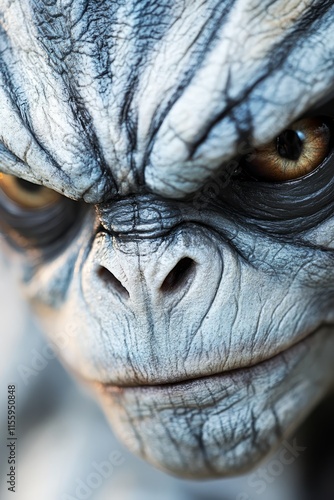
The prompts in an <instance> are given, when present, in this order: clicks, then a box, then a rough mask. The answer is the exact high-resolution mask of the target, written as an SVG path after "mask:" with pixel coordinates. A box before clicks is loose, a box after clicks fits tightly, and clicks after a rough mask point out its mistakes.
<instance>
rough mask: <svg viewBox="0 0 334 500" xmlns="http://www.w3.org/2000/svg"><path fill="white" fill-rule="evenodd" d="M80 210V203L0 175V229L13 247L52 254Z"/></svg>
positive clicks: (60, 243) (25, 182)
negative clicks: (30, 248) (47, 251)
mask: <svg viewBox="0 0 334 500" xmlns="http://www.w3.org/2000/svg"><path fill="white" fill-rule="evenodd" d="M82 209H83V207H82V204H81V203H79V202H74V201H72V200H69V199H68V198H66V197H65V196H62V195H61V194H59V193H56V192H55V191H53V190H52V189H48V188H45V187H44V186H40V185H37V184H33V183H31V182H27V181H25V180H23V179H20V178H18V177H15V176H12V175H6V174H3V173H0V220H1V228H2V230H3V232H4V233H5V234H6V235H7V236H8V238H9V240H10V241H11V242H12V243H13V244H14V245H15V246H19V247H24V248H29V247H34V248H41V249H44V248H47V249H52V250H55V249H56V248H58V247H59V246H60V245H63V244H64V239H66V236H67V235H68V234H69V232H70V230H71V229H72V228H73V227H74V226H75V225H76V222H77V221H78V219H79V218H80V216H81V214H82Z"/></svg>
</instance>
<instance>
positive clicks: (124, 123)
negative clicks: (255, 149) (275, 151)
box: [0, 0, 334, 202]
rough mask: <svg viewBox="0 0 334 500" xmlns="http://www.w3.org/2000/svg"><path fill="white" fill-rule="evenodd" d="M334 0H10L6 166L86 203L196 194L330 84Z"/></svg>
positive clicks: (1, 95)
mask: <svg viewBox="0 0 334 500" xmlns="http://www.w3.org/2000/svg"><path fill="white" fill-rule="evenodd" d="M331 4H332V2H327V1H325V2H324V1H322V2H318V1H311V0H308V1H305V2H300V1H294V0H291V1H287V0H285V1H283V0H278V1H276V2H272V1H269V0H267V1H263V0H250V1H247V2H246V1H245V0H234V1H233V0H230V1H225V2H224V1H222V0H219V1H218V0H216V1H213V0H207V1H203V0H201V1H199V0H194V1H192V2H184V1H181V0H174V1H170V0H163V1H161V2H159V3H158V5H157V2H155V1H150V0H142V1H138V0H128V1H124V2H114V1H99V2H96V1H95V0H94V1H89V0H72V1H67V0H62V1H60V0H59V1H55V2H43V1H41V0H34V1H31V0H0V47H1V51H0V53H1V56H0V69H1V72H0V109H1V116H2V120H1V123H0V140H1V145H0V161H1V169H2V170H3V171H5V172H9V173H14V174H16V175H20V176H22V177H24V178H26V179H28V180H32V181H36V182H40V183H43V184H45V185H47V186H50V187H53V188H54V189H57V190H59V191H61V192H64V193H65V194H66V195H67V196H70V197H73V198H81V197H84V198H85V199H86V200H87V201H89V202H98V201H100V200H101V199H102V198H103V196H105V194H106V192H108V193H109V194H110V193H111V192H113V191H114V192H118V193H121V194H124V195H125V194H127V193H128V192H131V191H132V192H133V191H134V190H136V187H137V186H138V185H142V184H144V183H145V184H146V185H147V186H148V188H149V189H151V190H153V191H155V192H158V193H160V194H163V195H165V196H176V197H177V196H182V195H183V194H185V193H188V192H192V191H195V190H196V189H198V188H199V187H200V186H201V184H202V183H203V182H204V181H205V179H206V177H207V176H208V175H210V174H211V173H214V172H215V171H216V170H217V169H219V167H220V166H221V164H222V162H224V161H226V160H227V159H229V158H231V157H233V156H234V155H235V154H236V153H237V151H238V145H239V144H240V143H241V142H242V141H247V142H251V143H253V144H258V143H260V142H264V141H266V140H268V139H270V138H271V137H273V136H274V135H276V134H277V133H278V132H279V131H280V130H281V129H282V128H284V127H285V126H287V125H288V124H289V122H290V121H292V120H293V119H295V118H296V117H298V116H299V115H300V114H301V113H303V112H304V111H305V110H306V109H307V108H308V107H310V106H311V105H312V104H314V103H315V102H317V101H318V100H319V99H321V98H323V96H324V95H326V93H327V92H329V91H330V89H331V86H332V82H333V76H334V68H333V64H332V54H333V50H334V34H333V30H332V22H333V18H334V7H333V6H332V5H331Z"/></svg>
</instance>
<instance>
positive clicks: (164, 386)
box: [94, 324, 333, 393]
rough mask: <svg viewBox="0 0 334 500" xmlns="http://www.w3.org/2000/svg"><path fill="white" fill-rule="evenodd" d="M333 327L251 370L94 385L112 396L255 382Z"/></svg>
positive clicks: (242, 368) (316, 332) (299, 354)
mask: <svg viewBox="0 0 334 500" xmlns="http://www.w3.org/2000/svg"><path fill="white" fill-rule="evenodd" d="M332 328H333V327H331V325H327V324H326V325H324V324H323V325H321V326H319V327H318V328H316V329H315V330H313V331H312V332H310V333H309V334H307V335H304V336H303V338H302V339H301V340H299V341H297V342H295V343H294V344H291V345H290V346H289V347H287V348H285V349H282V350H281V351H279V352H278V353H277V352H276V353H275V354H274V355H273V356H270V357H268V358H266V359H263V360H260V361H254V363H253V364H250V365H248V366H242V365H241V366H240V367H237V368H233V369H231V370H226V371H222V372H217V373H210V374H207V375H202V376H196V377H187V378H180V379H178V380H166V382H157V383H148V384H143V383H137V384H120V383H117V384H115V383H108V382H107V383H103V382H98V381H96V382H94V385H95V387H97V388H98V390H99V391H101V392H109V393H110V392H112V393H117V392H118V393H122V392H124V391H127V392H129V391H138V390H140V391H156V392H157V393H158V392H161V391H168V392H170V391H173V390H174V391H183V390H187V389H190V390H191V389H194V388H195V386H198V385H203V384H206V383H207V382H211V381H214V380H219V381H223V380H226V382H227V383H228V382H229V381H235V380H236V379H237V380H241V379H242V378H245V380H247V379H249V378H252V375H253V374H255V373H256V374H257V375H259V374H261V373H268V370H270V371H274V370H275V369H279V368H280V367H282V365H284V364H287V360H288V361H289V363H291V362H293V364H295V363H298V362H299V361H300V359H301V358H302V357H303V356H304V355H305V354H306V353H307V352H308V351H309V350H310V349H311V348H312V346H313V344H314V342H315V341H316V339H317V338H318V337H319V336H320V334H321V333H324V334H327V333H328V330H331V332H332Z"/></svg>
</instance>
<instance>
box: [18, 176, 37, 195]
mask: <svg viewBox="0 0 334 500" xmlns="http://www.w3.org/2000/svg"><path fill="white" fill-rule="evenodd" d="M16 183H17V184H18V185H19V187H21V188H22V189H24V190H25V191H28V192H29V193H37V192H38V191H40V190H41V189H43V186H40V185H38V184H33V183H32V182H28V181H25V180H24V179H20V178H19V177H17V178H16Z"/></svg>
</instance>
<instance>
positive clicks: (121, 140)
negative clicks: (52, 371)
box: [0, 0, 334, 478]
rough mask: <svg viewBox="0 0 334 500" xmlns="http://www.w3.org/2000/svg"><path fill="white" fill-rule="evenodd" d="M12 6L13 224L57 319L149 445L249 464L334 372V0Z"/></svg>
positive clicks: (0, 37) (161, 455)
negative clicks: (333, 95)
mask: <svg viewBox="0 0 334 500" xmlns="http://www.w3.org/2000/svg"><path fill="white" fill-rule="evenodd" d="M0 19H1V31H0V44H1V74H0V79H1V83H0V108H1V117H2V120H1V123H0V139H1V143H0V169H1V171H2V173H3V174H2V177H1V179H0V187H1V191H0V195H1V196H0V207H1V220H2V226H3V231H4V234H5V235H6V236H7V240H8V242H9V244H10V245H12V246H14V247H15V248H16V250H17V251H18V252H19V255H20V266H21V269H22V281H23V285H24V290H25V293H26V295H27V297H28V298H29V300H30V301H31V303H32V306H33V307H34V310H35V311H36V314H37V315H38V316H39V317H40V320H41V322H42V323H43V325H44V328H45V331H46V332H47V334H48V335H49V338H50V340H51V341H52V342H53V343H54V345H55V346H56V347H57V348H58V351H59V355H60V356H61V358H62V359H63V361H64V363H65V365H66V366H68V367H69V369H70V370H73V371H74V372H75V373H77V374H78V375H79V376H80V377H82V378H83V379H85V381H86V382H87V383H89V384H91V385H92V386H93V387H94V388H95V390H96V392H97V394H98V395H99V398H100V399H101V402H102V405H103V406H104V408H105V410H106V412H107V414H108V415H109V417H110V420H111V422H112V424H113V426H114V428H115V430H116V432H117V433H118V434H119V436H120V437H121V438H122V439H123V440H124V442H125V443H126V444H127V445H128V447H129V448H130V449H132V450H133V451H134V452H135V453H138V454H139V455H141V456H142V457H144V458H145V459H147V460H149V461H150V462H152V463H154V464H156V465H157V466H159V467H161V468H163V469H165V470H167V471H170V472H173V473H175V474H179V475H182V476H185V477H186V476H188V477H196V478H199V477H203V478H204V477H216V476H227V475H231V474H237V473H241V472H244V471H245V470H247V469H248V468H250V467H252V466H253V465H255V464H256V463H257V462H258V461H259V460H261V459H262V458H263V457H264V456H265V455H266V454H267V453H269V452H270V451H271V450H272V449H273V448H274V447H275V446H276V445H277V444H278V443H279V442H280V440H281V439H283V438H284V437H285V436H287V435H288V434H289V433H290V432H291V431H292V430H293V429H295V428H296V427H297V426H298V425H299V423H300V422H301V420H302V419H303V418H305V416H306V415H307V414H308V412H309V411H310V410H311V409H312V408H313V407H314V406H315V405H316V404H317V402H318V401H319V400H320V399H321V398H323V397H324V395H325V394H326V393H328V391H330V390H331V389H332V387H333V382H334V373H333V368H332V366H333V361H332V360H333V354H334V336H333V321H334V317H333V311H334V309H333V305H334V251H333V249H334V220H333V215H332V214H333V207H334V195H333V192H334V190H333V183H334V180H333V172H334V157H333V152H332V146H333V129H334V127H333V117H334V106H333V103H331V102H330V99H331V97H332V96H331V90H332V82H333V76H334V67H333V62H332V54H333V50H334V32H333V29H332V24H333V19H334V7H333V5H332V2H330V1H321V2H320V1H315V0H314V1H311V0H308V1H305V2H299V1H298V2H297V1H290V2H287V1H285V0H277V1H276V2H272V1H270V2H263V1H262V0H261V1H260V0H251V1H246V0H234V1H232V0H230V1H222V0H219V1H214V0H206V1H202V0H201V1H197V0H193V1H191V2H183V1H181V0H174V1H172V2H171V1H167V0H163V1H161V2H159V4H157V2H154V1H153V0H152V1H151V0H142V1H139V2H138V1H136V2H135V1H133V0H127V1H121V2H114V1H108V0H105V1H102V0H101V1H99V2H95V1H93V0H72V1H67V0H59V1H56V0H55V1H53V2H43V1H42V0H10V1H9V0H1V1H0ZM293 124H294V125H293ZM12 176H14V177H12ZM25 181H28V183H27V182H25ZM38 186H40V187H38ZM43 186H44V187H43Z"/></svg>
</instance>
